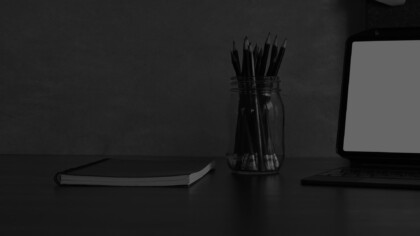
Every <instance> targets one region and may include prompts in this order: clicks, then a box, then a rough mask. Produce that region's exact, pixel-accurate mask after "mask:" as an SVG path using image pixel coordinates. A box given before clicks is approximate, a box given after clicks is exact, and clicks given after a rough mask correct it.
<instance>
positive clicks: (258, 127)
mask: <svg viewBox="0 0 420 236" xmlns="http://www.w3.org/2000/svg"><path fill="white" fill-rule="evenodd" d="M248 51H249V53H250V55H251V58H250V59H251V60H250V67H251V76H252V78H251V79H252V82H253V83H254V84H255V89H257V81H256V79H255V68H254V58H253V57H252V54H253V49H252V47H251V46H250V45H248ZM251 94H252V95H253V96H254V101H253V102H254V108H255V110H254V111H255V121H256V124H255V126H256V127H255V128H256V133H257V141H258V154H259V160H258V164H259V169H260V170H265V166H264V161H263V158H264V157H263V145H264V144H263V137H262V131H261V112H260V102H259V101H258V100H259V99H258V96H259V95H258V92H257V91H255V92H253V93H251Z"/></svg>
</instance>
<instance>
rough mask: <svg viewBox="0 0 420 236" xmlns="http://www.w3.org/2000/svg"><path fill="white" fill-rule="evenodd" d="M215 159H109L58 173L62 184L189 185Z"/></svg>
mask: <svg viewBox="0 0 420 236" xmlns="http://www.w3.org/2000/svg"><path fill="white" fill-rule="evenodd" d="M213 168H214V162H213V161H212V160H209V159H205V160H204V159H198V160H191V159H190V160H138V159H137V160H133V159H112V158H106V159H102V160H99V161H97V162H93V163H90V164H87V165H83V166H79V167H76V168H72V169H68V170H65V171H62V172H58V173H57V174H56V175H55V181H56V183H57V184H59V185H103V186H176V185H184V186H188V185H191V184H192V183H194V182H196V181H197V180H199V179H200V178H202V177H203V176H204V175H206V174H207V173H208V172H209V171H210V170H211V169H213Z"/></svg>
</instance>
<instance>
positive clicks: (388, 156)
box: [336, 28, 420, 162]
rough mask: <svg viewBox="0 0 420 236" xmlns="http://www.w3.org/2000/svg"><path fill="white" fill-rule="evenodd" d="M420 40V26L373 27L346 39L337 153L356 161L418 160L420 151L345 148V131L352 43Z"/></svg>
mask: <svg viewBox="0 0 420 236" xmlns="http://www.w3.org/2000/svg"><path fill="white" fill-rule="evenodd" d="M404 40H420V28H396V29H372V30H368V31H364V32H361V33H359V34H356V35H353V36H350V37H349V38H348V39H347V41H346V46H345V55H344V66H343V80H342V85H341V98H340V110H339V118H338V132H337V146H336V149H337V153H338V154H339V155H340V156H342V157H344V158H347V159H351V160H356V161H362V160H363V161H374V162H376V161H378V162H380V161H394V160H395V161H404V160H407V161H410V162H411V161H416V162H417V161H418V162H420V153H397V152H395V153H394V152H393V153H388V152H362V151H360V152H359V151H345V150H344V148H343V147H344V133H345V124H346V112H347V99H348V88H349V78H350V66H351V65H350V62H351V56H352V55H351V53H352V45H353V43H354V42H363V41H404Z"/></svg>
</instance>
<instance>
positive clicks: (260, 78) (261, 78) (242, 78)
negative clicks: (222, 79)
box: [230, 76, 280, 81]
mask: <svg viewBox="0 0 420 236" xmlns="http://www.w3.org/2000/svg"><path fill="white" fill-rule="evenodd" d="M230 80H235V81H253V80H256V81H267V80H269V81H280V77H279V76H233V77H231V78H230Z"/></svg>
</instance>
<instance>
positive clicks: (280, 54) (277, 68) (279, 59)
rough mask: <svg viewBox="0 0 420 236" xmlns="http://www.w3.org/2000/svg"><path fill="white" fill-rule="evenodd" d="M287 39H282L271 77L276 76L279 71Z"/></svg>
mask: <svg viewBox="0 0 420 236" xmlns="http://www.w3.org/2000/svg"><path fill="white" fill-rule="evenodd" d="M286 46H287V38H285V39H284V41H283V44H282V45H281V48H280V52H279V55H278V56H277V60H276V68H275V70H274V71H273V76H277V74H278V73H279V70H280V66H281V62H282V61H283V57H284V53H285V52H286Z"/></svg>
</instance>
